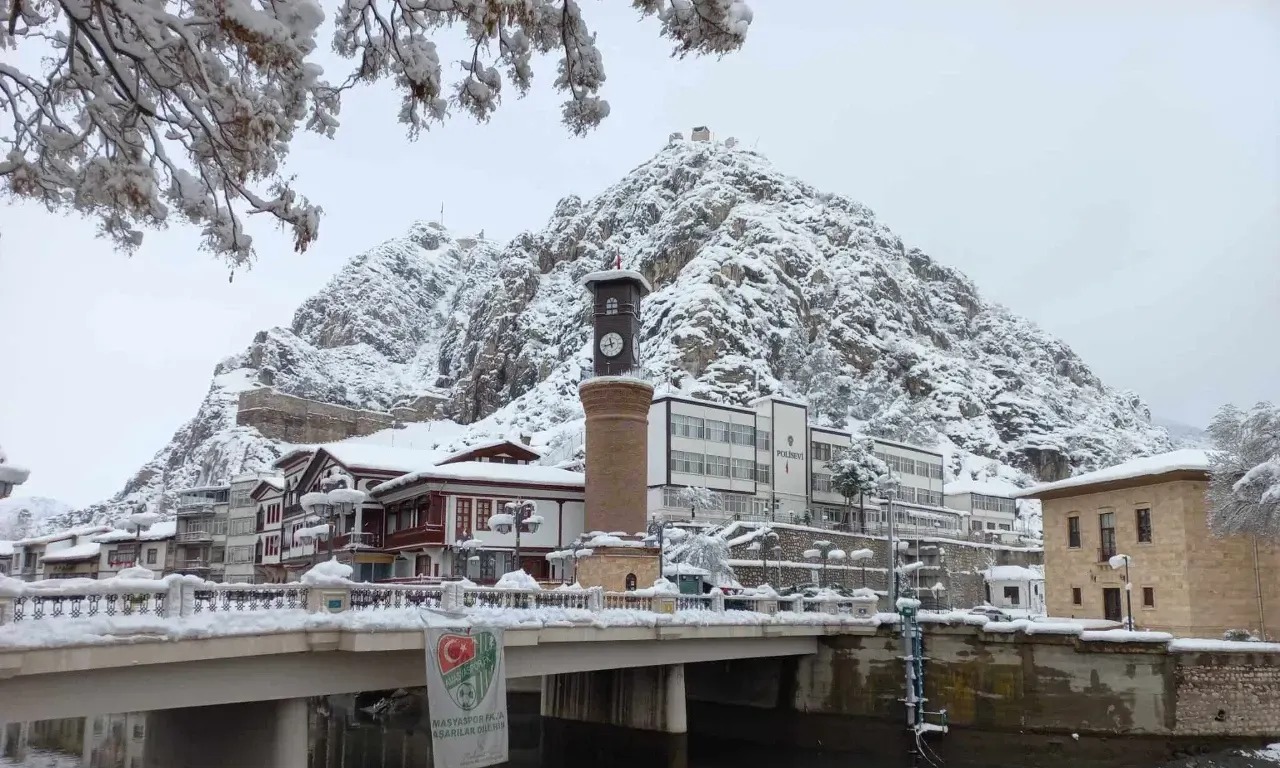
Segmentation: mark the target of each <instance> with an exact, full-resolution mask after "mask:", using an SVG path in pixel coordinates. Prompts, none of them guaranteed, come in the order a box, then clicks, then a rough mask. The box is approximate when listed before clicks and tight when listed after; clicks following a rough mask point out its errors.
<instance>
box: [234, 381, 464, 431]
mask: <svg viewBox="0 0 1280 768" xmlns="http://www.w3.org/2000/svg"><path fill="white" fill-rule="evenodd" d="M444 403H445V398H444V397H443V396H442V395H434V394H423V395H419V396H418V397H416V398H414V399H412V400H406V401H404V402H401V403H397V404H396V405H395V406H394V407H393V408H392V409H391V412H390V413H387V412H384V411H373V410H367V409H362V408H348V407H346V406H342V405H333V404H331V403H321V402H318V401H315V400H308V399H307V398H305V397H298V396H297V395H288V394H285V393H283V392H278V391H276V390H275V389H273V388H271V387H258V388H256V389H249V390H245V391H244V392H241V393H240V396H239V403H238V409H237V411H236V424H238V425H240V426H242V427H253V428H254V429H257V430H258V431H259V432H261V433H262V434H263V436H265V437H269V438H271V439H272V440H281V441H284V442H288V443H304V444H315V443H330V442H337V441H339V440H345V439H347V438H349V437H359V436H362V435H370V434H373V433H374V432H378V431H380V430H383V429H390V428H391V427H394V426H395V425H396V423H397V422H419V421H432V420H434V419H438V418H441V416H442V414H441V408H442V407H443V405H444Z"/></svg>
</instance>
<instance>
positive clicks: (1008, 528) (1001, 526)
mask: <svg viewBox="0 0 1280 768" xmlns="http://www.w3.org/2000/svg"><path fill="white" fill-rule="evenodd" d="M996 527H997V528H999V529H1000V530H1002V531H1011V530H1013V526H1011V525H1009V524H1008V523H1000V524H999V525H997V526H996Z"/></svg>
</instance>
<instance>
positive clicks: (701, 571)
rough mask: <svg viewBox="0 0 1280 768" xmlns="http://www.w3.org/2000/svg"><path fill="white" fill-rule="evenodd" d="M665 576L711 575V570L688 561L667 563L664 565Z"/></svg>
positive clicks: (663, 573)
mask: <svg viewBox="0 0 1280 768" xmlns="http://www.w3.org/2000/svg"><path fill="white" fill-rule="evenodd" d="M662 575H663V576H710V575H711V571H708V570H707V569H706V568H699V567H698V566H696V565H688V564H686V563H667V564H666V565H664V566H663V567H662Z"/></svg>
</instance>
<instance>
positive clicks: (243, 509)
mask: <svg viewBox="0 0 1280 768" xmlns="http://www.w3.org/2000/svg"><path fill="white" fill-rule="evenodd" d="M268 477H274V475H269V474H265V473H255V474H247V475H240V476H239V477H235V478H232V480H231V495H230V501H229V503H228V506H227V538H226V542H225V550H224V551H225V556H224V569H223V579H224V580H225V581H227V582H240V583H247V584H252V583H254V582H255V581H257V577H256V569H255V561H256V560H257V553H258V508H259V504H258V502H257V501H256V500H254V498H253V491H254V489H255V488H257V487H258V484H259V483H261V482H262V480H263V479H264V478H268Z"/></svg>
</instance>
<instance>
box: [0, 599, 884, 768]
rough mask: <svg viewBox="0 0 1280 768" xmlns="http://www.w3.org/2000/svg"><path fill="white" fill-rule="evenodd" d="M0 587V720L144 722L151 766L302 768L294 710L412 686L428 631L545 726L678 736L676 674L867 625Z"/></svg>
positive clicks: (769, 606) (539, 602) (675, 610)
mask: <svg viewBox="0 0 1280 768" xmlns="http://www.w3.org/2000/svg"><path fill="white" fill-rule="evenodd" d="M9 587H10V588H9V589H8V590H7V592H8V594H4V595H3V596H0V623H2V626H0V721H8V722H14V721H32V720H44V719H54V718H63V717H77V716H86V715H93V714H108V713H120V712H148V713H150V717H152V718H153V719H154V722H155V723H157V727H153V728H150V729H148V734H149V735H148V744H147V755H148V759H149V760H150V759H152V756H157V757H156V758H155V759H157V760H162V759H167V758H165V756H170V757H172V758H177V757H182V758H183V759H184V760H190V759H192V758H191V755H193V754H199V755H200V756H201V757H200V758H199V759H200V760H205V761H207V762H206V763H200V764H201V765H203V764H207V765H210V766H214V765H218V766H225V765H237V764H243V765H255V766H263V767H264V768H272V767H273V766H280V767H281V768H283V767H284V766H288V768H294V766H301V765H302V762H301V761H303V760H305V756H306V739H307V718H306V703H305V702H306V699H307V698H308V697H312V696H325V695H331V694H340V693H355V692H361V691H371V690H384V689H395V688H400V687H406V686H414V685H422V684H425V680H426V666H425V649H424V640H425V633H424V629H425V628H426V627H427V626H472V625H474V626H480V625H488V626H501V627H503V628H504V630H505V632H504V638H505V646H506V648H505V650H506V657H505V658H506V670H507V676H508V677H513V678H528V677H540V678H542V680H543V686H544V696H543V700H544V714H548V715H552V716H557V717H562V718H565V719H583V720H594V721H600V720H601V719H602V718H604V719H605V720H604V721H605V722H611V721H618V720H619V719H621V721H618V722H614V724H616V725H623V726H628V727H633V728H640V729H645V730H651V731H657V732H662V733H669V734H683V733H684V732H685V731H686V729H687V720H686V715H685V682H684V666H683V665H685V664H690V663H698V662H706V661H723V660H738V659H760V658H786V657H795V656H809V655H813V654H815V653H816V652H817V648H818V640H819V638H821V637H824V636H827V635H834V634H852V635H871V634H874V633H875V632H876V627H877V624H878V623H879V620H878V619H877V617H876V616H875V611H874V606H875V598H874V596H872V597H869V598H868V597H866V596H862V597H859V598H840V599H836V598H834V597H829V598H825V599H823V598H803V597H796V598H778V597H777V596H774V595H769V594H765V595H752V596H746V597H741V598H726V597H725V596H723V595H700V596H690V595H677V594H673V593H670V592H662V591H658V590H653V589H650V590H638V591H635V592H622V593H609V592H605V591H604V590H602V589H599V588H592V589H559V590H509V589H498V588H492V587H474V586H467V585H463V584H445V585H438V586H417V585H370V584H354V583H351V582H348V581H345V580H344V579H323V578H322V579H316V580H314V581H313V582H312V583H307V584H285V585H239V584H232V585H229V584H211V583H208V582H203V581H200V580H198V579H194V578H192V577H184V576H170V577H166V578H164V579H158V580H154V581H150V580H148V581H144V580H138V579H111V580H104V581H102V582H96V583H94V582H88V583H86V582H85V581H77V582H75V583H68V584H65V585H60V584H49V583H42V584H27V585H23V586H21V587H18V586H16V585H13V584H12V583H10V584H9ZM602 675H603V677H600V676H602ZM584 686H588V687H590V688H591V689H592V690H593V691H599V690H605V691H607V693H606V694H605V695H604V697H603V698H601V697H600V696H596V697H594V698H593V697H586V696H583V695H580V693H581V691H582V690H583V687H584ZM601 686H603V688H602V687H601ZM587 699H592V700H591V702H590V703H589V704H586V703H585V702H586V700H587ZM557 702H558V703H557ZM587 708H589V709H587ZM589 710H593V711H589ZM228 733H236V734H237V738H236V739H227V738H225V735H226V734H228ZM175 734H176V735H178V736H179V738H178V739H177V740H171V741H166V739H173V737H174V736H175ZM201 734H209V736H208V737H207V743H205V741H204V740H205V739H206V736H203V735H201ZM193 740H195V742H198V746H197V745H196V744H195V743H194V742H193ZM153 742H154V743H153ZM160 764H164V763H163V762H161V763H160ZM183 764H184V765H191V764H190V763H183Z"/></svg>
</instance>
